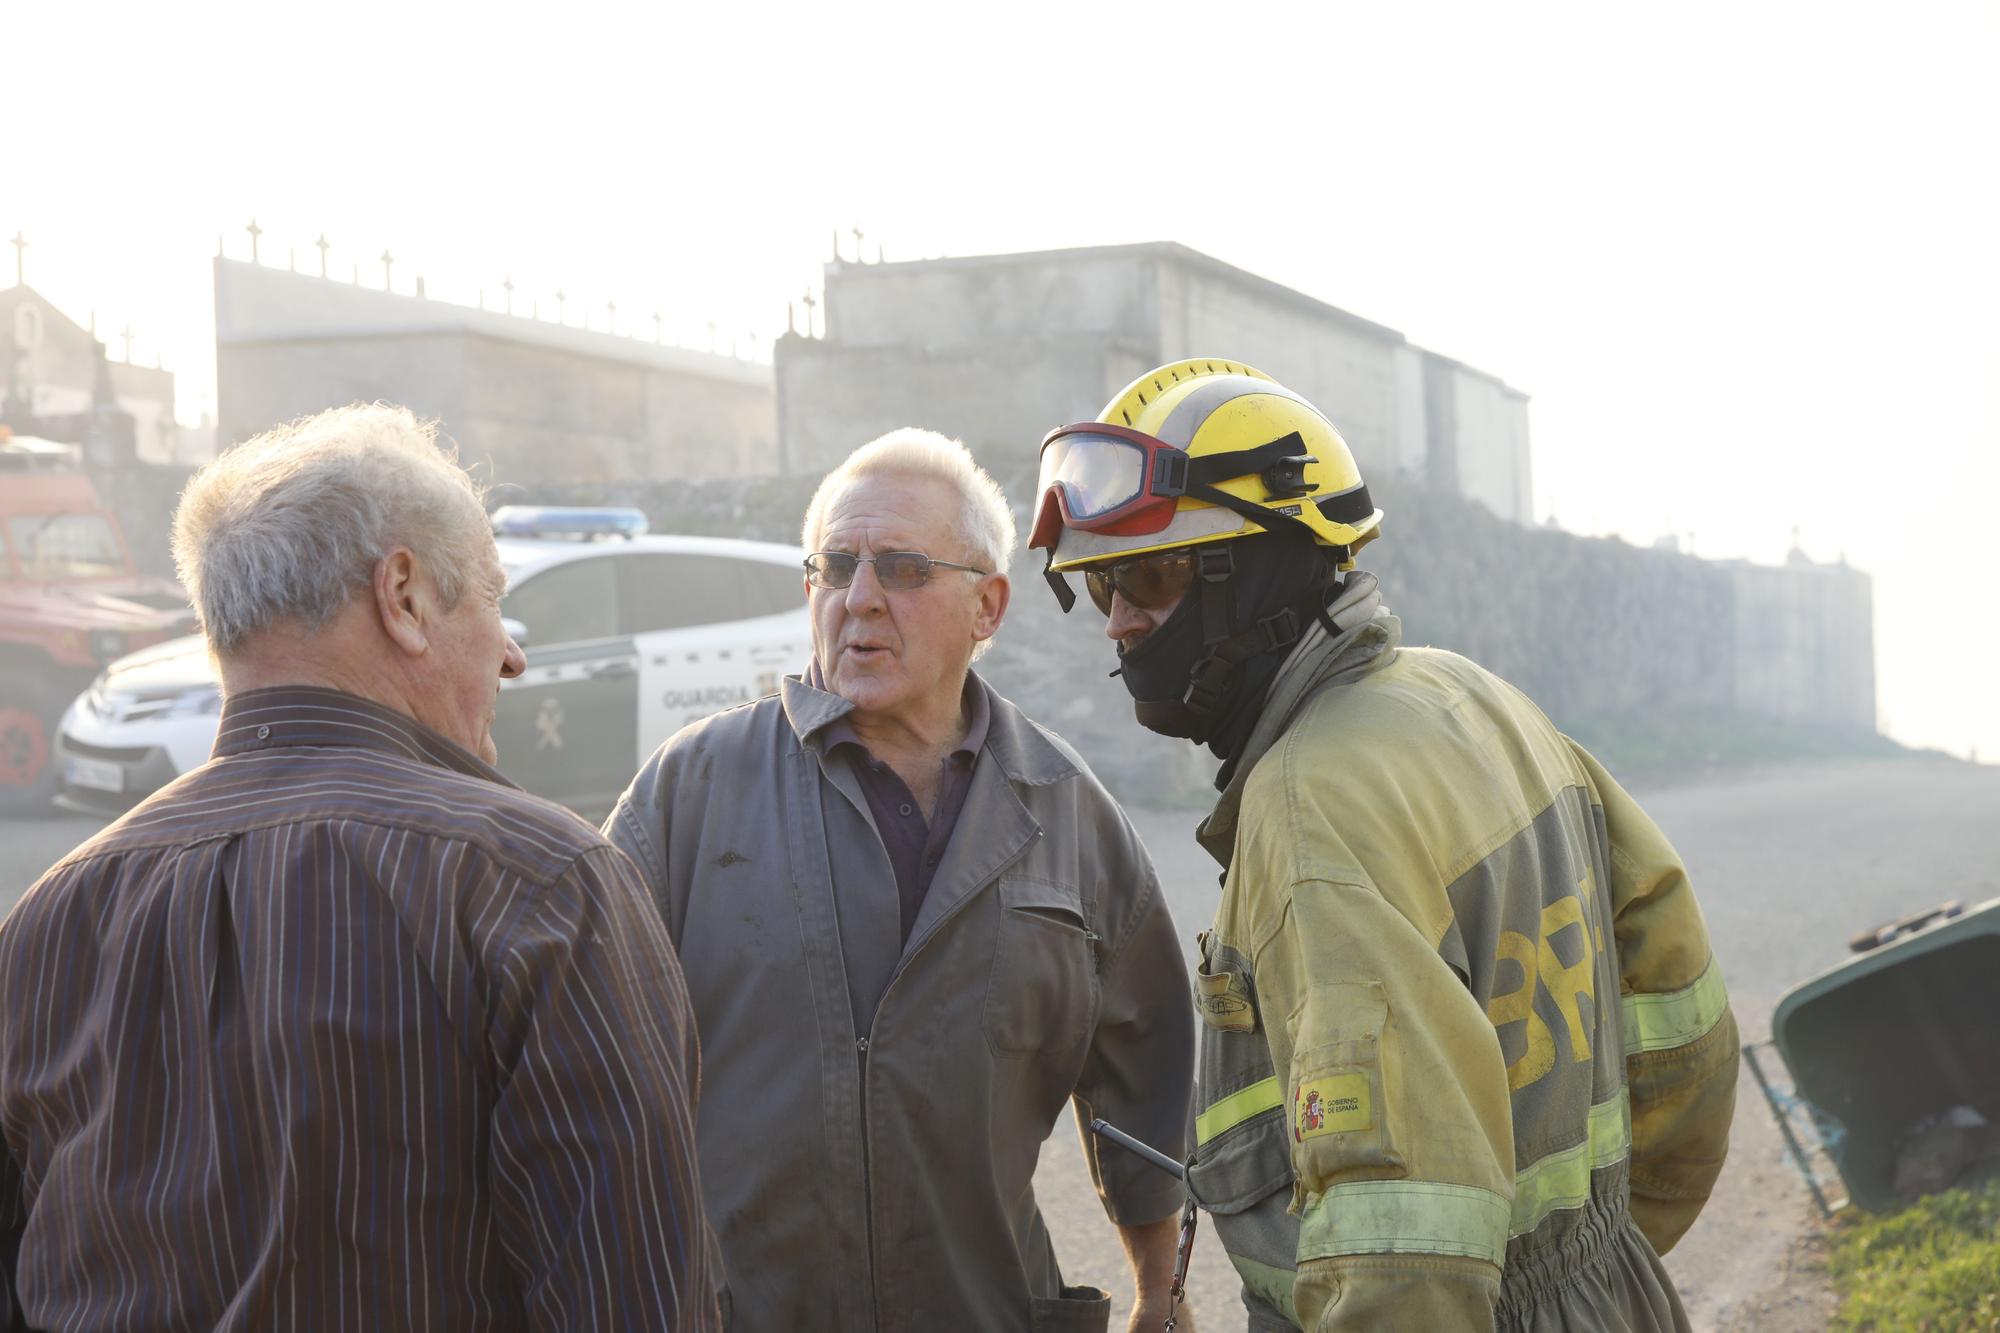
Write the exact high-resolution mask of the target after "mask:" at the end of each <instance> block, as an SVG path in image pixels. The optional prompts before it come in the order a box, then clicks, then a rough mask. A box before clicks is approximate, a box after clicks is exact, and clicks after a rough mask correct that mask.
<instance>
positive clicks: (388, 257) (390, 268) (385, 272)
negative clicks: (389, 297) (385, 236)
mask: <svg viewBox="0 0 2000 1333" xmlns="http://www.w3.org/2000/svg"><path fill="white" fill-rule="evenodd" d="M395 268H396V256H394V255H392V254H390V253H389V252H388V250H387V249H384V250H383V251H382V290H383V291H385V292H388V291H394V290H395V286H394V284H393V283H392V282H391V281H390V279H391V278H393V277H394V276H395Z"/></svg>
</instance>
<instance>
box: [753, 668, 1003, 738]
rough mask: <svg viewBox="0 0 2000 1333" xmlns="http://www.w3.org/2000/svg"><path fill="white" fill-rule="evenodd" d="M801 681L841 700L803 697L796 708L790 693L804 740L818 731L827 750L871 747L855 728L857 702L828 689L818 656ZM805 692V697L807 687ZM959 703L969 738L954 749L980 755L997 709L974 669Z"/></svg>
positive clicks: (789, 705)
mask: <svg viewBox="0 0 2000 1333" xmlns="http://www.w3.org/2000/svg"><path fill="white" fill-rule="evenodd" d="M787 683H788V684H789V683H790V682H787ZM798 683H799V685H801V686H802V687H804V690H809V691H811V692H812V693H814V694H818V695H821V696H823V697H824V698H826V699H829V700H836V701H838V706H835V705H834V704H820V703H819V702H818V701H816V700H811V699H810V698H806V697H801V698H800V699H799V700H798V702H799V703H800V705H801V707H799V708H793V707H792V703H793V698H792V695H791V694H790V693H789V692H788V693H787V695H786V707H787V710H788V711H790V712H791V713H792V717H793V722H794V724H795V725H796V726H797V727H798V732H799V738H800V739H801V740H806V739H809V738H810V737H811V735H812V734H813V733H815V732H817V733H818V735H819V741H818V744H819V747H820V749H821V750H823V751H827V752H831V751H832V749H833V748H834V747H835V746H836V745H859V746H861V748H862V749H863V750H866V749H867V748H868V746H867V744H866V743H865V742H864V741H863V740H862V739H861V737H860V735H859V734H857V733H856V732H855V730H854V717H853V714H854V705H853V704H852V703H851V702H849V701H848V700H847V699H844V698H842V697H841V696H839V695H837V694H834V693H833V692H832V691H830V690H828V689H827V688H826V679H825V677H824V676H822V675H821V674H820V669H819V659H818V658H814V659H813V662H812V665H811V666H809V667H807V668H806V673H805V675H804V676H803V677H802V678H800V679H799V681H798ZM801 694H802V696H803V690H802V691H801ZM959 703H960V705H961V706H962V707H963V708H964V709H965V716H966V726H965V739H964V740H961V741H960V742H959V743H958V744H957V745H955V746H953V747H952V750H951V752H952V753H953V754H967V755H972V756H974V757H977V756H978V754H979V751H980V750H981V749H983V748H984V747H985V745H986V732H987V729H988V728H989V727H990V726H991V725H992V722H993V709H992V706H991V705H990V704H988V703H987V701H986V690H985V688H984V687H983V686H982V685H981V684H980V681H979V677H978V676H977V675H975V674H974V673H972V672H971V671H967V672H966V673H965V688H964V691H963V693H961V694H960V696H959Z"/></svg>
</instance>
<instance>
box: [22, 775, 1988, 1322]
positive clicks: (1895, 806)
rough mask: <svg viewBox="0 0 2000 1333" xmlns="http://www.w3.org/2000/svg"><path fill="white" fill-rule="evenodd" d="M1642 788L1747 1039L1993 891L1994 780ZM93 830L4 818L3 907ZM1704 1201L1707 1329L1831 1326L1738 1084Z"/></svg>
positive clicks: (1203, 867) (1085, 1230) (1203, 1294)
mask: <svg viewBox="0 0 2000 1333" xmlns="http://www.w3.org/2000/svg"><path fill="white" fill-rule="evenodd" d="M1638 794H1639V796H1640V797H1641V799H1642V800H1643V801H1644V802H1645V804H1646V807H1647V809H1648V810H1650V811H1651V812H1652V814H1653V815H1654V817H1655V818H1656V819H1657V820H1658V821H1659V822H1660V824H1661V826H1662V827H1664V828H1665V829H1666V830H1667V832H1668V833H1669V835H1670V836H1672V837H1673V839H1674V840H1675V843H1676V844H1677V845H1678V846H1679V848H1680V850H1681V853H1682V855H1683V856H1684V857H1685V858H1686V859H1687V862H1688V866H1689V868H1690V870H1691V872H1692V873H1693V875H1694V880H1695V885H1696V890H1697V892H1698V893H1699V894H1700V897H1701V902H1702V906H1703V910H1704V912H1705V913H1706V915H1707V918H1708V922H1709V929H1710V931H1711V933H1712V934H1713V936H1714V939H1715V947H1716V952H1717V954H1718V956H1719V957H1720V958H1721V960H1722V964H1723V968H1724V971H1725V973H1726V974H1727V976H1728V979H1729V984H1730V993H1731V997H1732V999H1733V1001H1734V1003H1735V1006H1736V1013H1737V1018H1738V1021H1739V1023H1740V1024H1741V1026H1742V1029H1743V1034H1744V1037H1745V1039H1746V1040H1750V1039H1757V1038H1761V1037H1763V1036H1765V1035H1766V1030H1767V1027H1768V1024H1769V1020H1770V1014H1771V1010H1772V1007H1773V1006H1774V1005H1775V1004H1776V1002H1777V1000H1778V998H1779V996H1781V995H1782V994H1783V993H1784V991H1785V990H1786V989H1788V988H1789V987H1790V986H1792V985H1794V984H1796V983H1797V982H1799V981H1802V980H1804V979H1805V978H1807V977H1810V976H1812V975H1814V974H1815V973H1817V972H1819V971H1820V970H1822V969H1824V968H1825V967H1828V966H1830V965H1832V964H1834V963H1836V962H1838V961H1840V959H1841V958H1843V957H1844V956H1845V955H1846V949H1847V939H1848V937H1849V936H1850V935H1851V934H1853V933H1854V931H1855V930H1857V929H1859V928H1861V927H1863V926H1866V925H1871V924H1874V923H1876V922H1879V921H1884V920H1888V919H1889V918H1892V917H1896V916H1900V915H1903V914H1905V913H1908V912H1911V911H1914V910H1917V909H1919V908H1922V907H1927V906H1930V905H1932V904H1933V903H1936V902H1939V901H1942V900H1944V899H1946V898H1960V899H1963V900H1964V901H1966V902H1967V903H1968V904H1970V903H1975V902H1979V901H1982V900H1984V899H1986V898H1989V897H1993V896H1996V895H2000V818H1996V815H2000V768H1992V767H1977V768H1976V767H1971V766H1967V765H1963V764H1957V763H1950V762H1943V761H1930V760H1872V761H1848V762H1830V763H1812V764H1798V765H1789V766H1779V767H1772V768H1769V769H1764V770H1758V771H1749V772H1733V773H1722V774H1711V775H1705V776H1701V777H1694V778H1684V779H1681V780H1678V781H1676V782H1674V783H1672V784H1670V785H1664V786H1654V787H1640V788H1639V789H1638ZM1134 817H1135V822H1136V823H1137V824H1138V826H1139V829H1140V832H1141V834H1142V835H1143V836H1144V837H1145V839H1146V843H1147V845H1148V847H1150V848H1151V850H1152V852H1153V855H1154V857H1155V860H1156V862H1157V863H1158V865H1159V868H1160V874H1161V878H1162V881H1163V883H1164V884H1165V885H1166V888H1167V893H1168V900H1169V904H1170V906H1171V908H1172V910H1173V913H1174V917H1175V920H1176V921H1177V922H1178V923H1179V926H1180V931H1181V935H1182V938H1183V941H1184V944H1185V946H1186V947H1187V948H1188V949H1189V950H1192V948H1193V943H1194V936H1195V932H1196V931H1198V930H1200V929H1201V928H1202V927H1203V926H1204V925H1206V923H1207V921H1208V919H1209V917H1210V915H1211V914H1212V912H1213V910H1214V905H1215V900H1216V883H1215V867H1214V866H1213V864H1212V863H1210V862H1209V860H1208V859H1207V857H1206V856H1205V855H1204V854H1202V853H1201V852H1200V851H1199V849H1197V848H1196V847H1195V846H1194V843H1193V840H1192V837H1191V830H1192V828H1193V825H1194V822H1195V820H1196V819H1197V817H1198V816H1197V814H1196V813H1195V812H1189V811H1145V810H1142V811H1138V812H1136V813H1135V816H1134ZM98 827H99V822H98V821H96V820H91V819H79V818H61V819H45V820H14V821H0V911H4V910H6V909H7V908H10V907H11V906H12V905H13V902H14V900H15V899H16V898H17V897H18V896H19V895H20V893H21V892H22V891H23V890H24V889H25V888H26V887H27V886H28V885H29V884H30V883H32V882H33V880H34V879H35V877H36V876H37V875H38V874H39V873H40V872H41V871H42V870H43V869H45V868H46V867H47V866H49V865H50V864H52V863H53V862H54V861H55V860H57V859H58V858H59V857H60V856H61V855H62V854H63V853H64V852H66V851H67V850H68V849H69V848H71V847H72V846H74V845H75V844H77V843H78V842H80V841H82V840H83V839H84V838H86V837H88V836H89V835H90V833H92V832H93V831H94V830H95V829H96V828H98ZM1075 1145H1076V1133H1075V1128H1074V1126H1073V1125H1072V1124H1071V1123H1070V1122H1069V1120H1068V1119H1067V1118H1065V1119H1064V1121H1063V1122H1062V1123H1061V1124H1060V1125H1058V1127H1057V1129H1056V1132H1055V1134H1054V1135H1052V1136H1051V1138H1050V1140H1049V1143H1048V1146H1047V1147H1046V1148H1045V1149H1044V1150H1043V1153H1042V1161H1041V1166H1040V1169H1039V1170H1038V1171H1037V1173H1036V1178H1035V1189H1036V1193H1037V1195H1038V1196H1039V1197H1040V1199H1041V1200H1042V1205H1043V1208H1044V1210H1045V1211H1046V1213H1047V1215H1048V1219H1049V1226H1050V1229H1051V1231H1052V1232H1053V1233H1054V1235H1055V1239H1056V1247H1057V1252H1058V1253H1059V1254H1060V1255H1061V1256H1062V1260H1063V1266H1064V1272H1065V1276H1066V1278H1067V1279H1068V1280H1069V1281H1071V1282H1089V1283H1093V1284H1095V1285H1098V1286H1102V1287H1105V1288H1107V1289H1109V1290H1110V1291H1111V1292H1112V1293H1113V1295H1114V1297H1115V1299H1116V1302H1117V1306H1118V1311H1119V1312H1118V1313H1117V1314H1116V1316H1115V1317H1114V1320H1113V1324H1112V1327H1113V1328H1114V1330H1115V1329H1120V1328H1122V1327H1123V1320H1124V1317H1125V1316H1124V1314H1123V1310H1124V1309H1125V1308H1128V1307H1129V1302H1130V1299H1131V1283H1130V1279H1129V1277H1128V1276H1127V1272H1126V1268H1125V1264H1124V1260H1123V1258H1122V1256H1121V1254H1120V1252H1119V1249H1118V1245H1117V1240H1116V1237H1115V1235H1114V1233H1113V1232H1112V1230H1111V1228H1110V1227H1109V1225H1108V1224H1107V1223H1106V1222H1105V1221H1104V1220H1103V1215H1102V1212H1101V1211H1100V1210H1099V1208H1098V1205H1097V1201H1096V1198H1095V1196H1094V1195H1093V1194H1092V1192H1091V1189H1090V1184H1089V1179H1088V1177H1087V1175H1086V1174H1085V1172H1084V1169H1083V1164H1082V1157H1081V1155H1080V1153H1079V1152H1078V1150H1077V1148H1076V1146H1075ZM1731 1145H1732V1146H1731V1158H1730V1165H1729V1169H1728V1170H1727V1171H1726V1172H1725V1173H1724V1175H1723V1178H1722V1181H1721V1184H1720V1186H1719V1187H1718V1189H1717V1193H1716V1197H1715V1199H1714V1200H1713V1202H1712V1203H1711V1204H1710V1206H1709V1208H1708V1210H1707V1211H1706V1212H1705V1213H1704V1214H1703V1216H1702V1219H1701V1221H1700V1222H1699V1223H1697V1224H1696V1226H1695V1228H1694V1230H1693V1231H1692V1232H1690V1233H1689V1235H1688V1237H1687V1238H1686V1239H1685V1240H1684V1241H1683V1242H1682V1243H1681V1244H1680V1246H1678V1247H1677V1248H1676V1249H1675V1250H1674V1252H1673V1253H1672V1254H1671V1255H1669V1256H1668V1258H1667V1267H1668V1269H1669V1270H1671V1272H1672V1273H1673V1276H1674V1280H1675V1282H1676V1284H1677V1285H1678V1286H1679V1288H1680V1290H1681V1294H1682V1296H1683V1298H1684V1299H1685V1300H1686V1302H1687V1306H1688V1311H1689V1314H1690V1315H1691V1317H1692V1319H1693V1322H1694V1324H1695V1326H1696V1327H1697V1328H1700V1329H1725V1330H1735V1329H1753V1328H1754V1329H1759V1330H1780V1331H1781V1333H1782V1331H1783V1330H1791V1329H1800V1330H1803V1329H1818V1328H1824V1327H1825V1326H1826V1321H1827V1316H1828V1314H1829V1312H1830V1311H1831V1309H1832V1297H1831V1294H1830V1291H1829V1290H1828V1288H1827V1284H1826V1279H1825V1274H1824V1271H1823V1268H1822V1266H1821V1264H1820V1261H1819V1247H1818V1243H1817V1235H1816V1231H1817V1228H1816V1225H1815V1215H1814V1212H1813V1208H1812V1204H1811V1201H1810V1199H1809V1198H1808V1196H1807V1195H1806V1192H1805V1190H1804V1188H1803V1186H1802V1185H1801V1184H1800V1183H1799V1180H1798V1178H1797V1176H1796V1175H1795V1174H1794V1173H1793V1171H1792V1169H1791V1167H1790V1166H1789V1165H1788V1164H1787V1163H1786V1162H1785V1161H1784V1159H1783V1155H1782V1146H1781V1143H1780V1140H1779V1138H1778V1135H1777V1132H1776V1129H1775V1127H1774V1126H1773V1124H1772V1122H1771V1117H1770V1115H1769V1113H1768V1111H1767V1110H1766V1109H1765V1107H1764V1105H1763V1102H1762V1100H1761V1099H1760V1098H1758V1096H1757V1094H1756V1091H1755V1087H1754V1085H1753V1084H1752V1083H1751V1082H1750V1080H1749V1079H1748V1078H1747V1077H1745V1078H1744V1080H1743V1082H1742V1085H1741V1087H1740V1088H1739V1095H1738V1099H1737V1114H1736V1121H1735V1125H1734V1128H1733V1130H1732V1134H1731ZM1236 1288H1237V1284H1236V1280H1235V1274H1234V1271H1233V1270H1232V1269H1231V1268H1230V1267H1229V1263H1228V1261H1227V1259H1226V1258H1224V1257H1223V1255H1222V1253H1221V1250H1220V1248H1219V1247H1217V1246H1216V1245H1215V1243H1214V1240H1213V1236H1212V1234H1211V1232H1210V1230H1209V1228H1208V1227H1207V1226H1206V1224H1205V1222H1204V1225H1203V1226H1202V1228H1201V1231H1200V1239H1199V1241H1198V1243H1197V1245H1196V1254H1195V1263H1194V1269H1193V1276H1192V1280H1191V1283H1190V1289H1191V1297H1192V1304H1193V1308H1194V1311H1195V1313H1196V1316H1197V1318H1198V1319H1199V1320H1200V1322H1201V1325H1202V1327H1203V1328H1205V1329H1207V1330H1210V1333H1215V1331H1217V1330H1222V1329H1229V1328H1236V1327H1240V1326H1241V1314H1240V1306H1239V1305H1238V1304H1237V1300H1236ZM1187 1327H1188V1325H1186V1324H1183V1329H1186V1328H1187Z"/></svg>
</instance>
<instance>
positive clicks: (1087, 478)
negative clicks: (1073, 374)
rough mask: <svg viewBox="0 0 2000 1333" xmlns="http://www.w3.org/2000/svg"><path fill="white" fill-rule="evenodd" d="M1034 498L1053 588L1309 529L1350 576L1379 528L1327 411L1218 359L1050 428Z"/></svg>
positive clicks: (1034, 543)
mask: <svg viewBox="0 0 2000 1333" xmlns="http://www.w3.org/2000/svg"><path fill="white" fill-rule="evenodd" d="M1036 493H1037V496H1038V499H1037V503H1036V510H1035V524H1034V528H1033V531H1032V533H1031V535H1030V537H1029V541H1028V545H1029V547H1030V548H1031V549H1038V550H1047V551H1048V552H1049V564H1048V569H1049V572H1050V574H1051V576H1052V582H1058V583H1059V582H1060V581H1059V580H1055V579H1054V578H1053V576H1054V575H1059V574H1061V573H1063V572H1065V571H1067V570H1072V569H1080V568H1084V567H1086V566H1091V565H1100V564H1107V563H1110V562H1112V561H1116V560H1122V559H1127V558H1129V557H1131V556H1135V555H1144V554H1146V553H1148V552H1151V551H1162V550H1169V549H1173V548H1177V547H1188V546H1196V545H1200V544H1203V543H1207V542H1218V541H1226V540H1229V539H1231V538H1235V537H1243V536H1249V535H1252V534H1255V533H1259V532H1275V531H1281V530H1284V529H1291V530H1293V531H1298V530H1299V529H1301V528H1303V529H1305V530H1307V531H1309V532H1310V533H1311V534H1312V537H1313V540H1314V541H1316V542H1318V543H1319V544H1320V545H1322V546H1328V547H1336V548H1340V549H1339V550H1338V551H1337V552H1330V553H1329V554H1330V555H1332V556H1334V558H1335V559H1336V560H1337V562H1338V567H1339V568H1342V569H1346V568H1349V567H1351V566H1352V563H1353V556H1354V552H1355V551H1356V550H1358V549H1359V548H1360V547H1362V546H1363V545H1365V544H1367V543H1368V542H1369V541H1371V540H1373V539H1374V538H1375V537H1376V536H1377V535H1378V533H1379V532H1380V530H1381V523H1382V511H1381V510H1379V509H1377V508H1375V506H1374V503H1373V501H1372V500H1371V499H1370V498H1369V495H1368V488H1367V486H1366V485H1365V484H1364V483H1363V482H1362V479H1361V471H1360V469H1359V468H1358V467H1357V466H1356V465H1355V462H1354V455H1353V453H1352V452H1350V451H1349V449H1348V447H1347V442H1346V441H1345V440H1343V439H1341V438H1340V432H1339V431H1337V430H1335V429H1334V427H1333V423H1332V422H1330V421H1328V420H1327V419H1326V417H1325V416H1324V415H1323V414H1322V413H1321V412H1320V411H1319V409H1317V408H1315V407H1314V406H1313V405H1312V404H1311V403H1309V402H1307V401H1306V400H1305V399H1304V398H1301V397H1300V396H1299V395H1298V394H1296V393H1293V392H1292V391H1291V390H1290V389H1287V388H1285V387H1284V386H1283V385H1281V384H1279V383H1278V382H1277V381H1275V380H1273V379H1272V378H1271V377H1270V376H1269V375H1266V374H1265V373H1264V372H1262V371H1260V370H1254V369H1252V368H1251V367H1249V366H1246V365H1243V364H1242V363H1241V362H1236V361H1223V360H1217V359H1210V358H1196V359H1193V360H1189V361H1176V362H1174V363H1173V364H1172V365H1166V366H1161V367H1160V368H1159V369H1158V370H1153V371H1149V372H1147V373H1146V374H1144V375H1141V376H1140V377H1139V378H1138V379H1136V380H1134V381H1133V382H1132V383H1131V384H1129V385H1127V386H1126V387H1125V389H1124V390H1123V391H1122V392H1120V393H1119V394H1118V395H1117V396H1116V397H1115V398H1113V399H1112V400H1111V402H1110V403H1109V404H1107V405H1106V406H1105V409H1104V411H1103V412H1102V413H1100V414H1099V416H1098V418H1097V420H1096V421H1092V422H1082V423H1079V424H1076V425H1071V426H1064V427H1061V428H1060V429H1058V430H1054V431H1051V432H1050V433H1049V435H1048V437H1047V438H1046V439H1044V440H1043V441H1042V449H1041V471H1040V477H1039V480H1038V483H1037V485H1036ZM1062 591H1064V592H1066V591H1067V587H1066V586H1065V587H1063V589H1062ZM1058 595H1059V596H1060V595H1061V594H1060V593H1059V594H1058ZM1065 605H1067V601H1066V602H1065Z"/></svg>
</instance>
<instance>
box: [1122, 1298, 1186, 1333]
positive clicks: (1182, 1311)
mask: <svg viewBox="0 0 2000 1333" xmlns="http://www.w3.org/2000/svg"><path fill="white" fill-rule="evenodd" d="M1174 1318H1175V1319H1176V1320H1177V1321H1178V1322H1177V1323H1175V1325H1174V1333H1195V1327H1194V1311H1193V1310H1192V1309H1191V1308H1189V1306H1188V1303H1187V1302H1186V1301H1182V1302H1181V1303H1180V1304H1179V1305H1177V1306H1175V1307H1174ZM1166 1322H1167V1298H1166V1297H1165V1296H1164V1295H1160V1296H1149V1297H1147V1298H1146V1299H1145V1300H1142V1301H1140V1302H1139V1303H1138V1304H1137V1305H1135V1306H1133V1307H1132V1317H1131V1318H1130V1319H1129V1320H1127V1321H1126V1323H1125V1333H1160V1330H1161V1329H1162V1328H1164V1327H1165V1326H1166Z"/></svg>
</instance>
